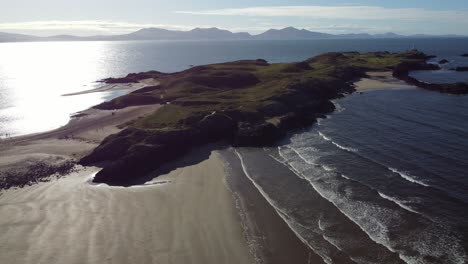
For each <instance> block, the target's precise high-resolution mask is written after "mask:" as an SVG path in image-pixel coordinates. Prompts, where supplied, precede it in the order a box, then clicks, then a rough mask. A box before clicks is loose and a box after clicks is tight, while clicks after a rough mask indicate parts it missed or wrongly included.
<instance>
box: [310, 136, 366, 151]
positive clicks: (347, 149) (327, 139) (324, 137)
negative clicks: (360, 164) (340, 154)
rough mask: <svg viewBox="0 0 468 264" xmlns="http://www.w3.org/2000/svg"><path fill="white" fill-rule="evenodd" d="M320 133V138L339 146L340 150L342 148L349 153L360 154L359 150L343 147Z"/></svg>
mask: <svg viewBox="0 0 468 264" xmlns="http://www.w3.org/2000/svg"><path fill="white" fill-rule="evenodd" d="M318 133H319V135H320V137H322V138H323V139H325V140H326V141H329V142H331V143H332V144H333V145H335V146H337V147H338V148H340V149H342V150H346V151H349V152H358V149H355V148H350V147H345V146H342V145H340V144H338V143H336V142H335V141H333V140H332V139H331V138H329V137H327V136H325V135H324V134H323V133H322V132H320V131H319V132H318Z"/></svg>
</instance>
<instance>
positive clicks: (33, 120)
mask: <svg viewBox="0 0 468 264" xmlns="http://www.w3.org/2000/svg"><path fill="white" fill-rule="evenodd" d="M105 46H106V43H104V42H41V43H4V44H0V58H1V59H0V137H5V136H6V135H7V133H8V135H9V136H16V135H23V134H29V133H35V132H41V131H46V130H50V129H54V128H58V127H60V126H62V125H64V124H66V123H67V122H68V120H69V117H70V114H71V113H74V112H77V111H80V110H84V109H86V108H88V107H90V106H92V105H95V104H97V103H99V102H101V101H102V98H103V97H104V96H106V94H104V93H94V94H85V95H77V96H62V95H63V94H67V93H72V92H78V91H83V90H88V89H93V88H95V86H96V85H99V84H97V83H95V81H97V80H98V79H100V78H102V76H105V75H104V72H108V69H105V65H107V63H106V62H105V59H104V58H105V55H104V52H106V51H107V52H108V49H106V47H105Z"/></svg>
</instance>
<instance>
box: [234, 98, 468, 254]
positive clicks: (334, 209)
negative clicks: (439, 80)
mask: <svg viewBox="0 0 468 264" xmlns="http://www.w3.org/2000/svg"><path fill="white" fill-rule="evenodd" d="M335 104H336V106H337V111H336V112H335V113H333V114H331V115H329V116H328V118H326V119H320V120H319V122H318V124H316V125H314V126H312V127H311V128H309V129H305V130H303V131H297V132H295V133H294V134H292V135H291V136H290V137H289V138H288V139H286V140H285V141H284V142H282V143H280V144H279V146H278V147H273V148H265V149H255V148H240V149H237V150H235V151H236V154H237V155H238V157H239V158H240V161H241V162H242V166H243V168H244V172H245V174H246V175H247V176H248V177H249V178H251V179H252V181H254V182H255V183H256V184H257V187H258V188H259V189H261V191H262V193H263V194H264V195H265V196H266V197H267V199H268V200H269V201H270V203H271V204H273V205H274V206H275V208H276V209H277V211H278V212H279V213H280V215H282V216H283V218H284V219H285V220H286V221H287V222H288V223H289V225H290V226H291V227H292V229H293V230H294V231H295V232H296V233H297V234H298V235H299V236H300V237H302V238H303V239H304V240H305V241H308V244H309V246H310V247H311V248H312V249H313V251H314V252H316V253H317V254H318V255H320V256H321V257H322V258H323V259H324V261H325V262H326V263H466V261H468V257H467V255H466V254H467V249H468V174H467V171H468V151H467V149H468V124H467V123H466V120H468V96H453V95H447V94H440V93H435V92H430V91H424V90H420V89H396V90H375V91H369V92H365V93H363V94H359V93H355V94H353V95H351V96H347V97H345V98H342V99H339V100H336V101H335Z"/></svg>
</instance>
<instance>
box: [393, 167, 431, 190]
mask: <svg viewBox="0 0 468 264" xmlns="http://www.w3.org/2000/svg"><path fill="white" fill-rule="evenodd" d="M388 170H389V171H391V172H393V173H396V174H398V175H400V177H402V178H403V179H405V180H407V181H409V182H412V183H416V184H419V185H421V186H424V187H429V185H428V184H426V183H424V182H421V181H418V180H416V179H414V178H412V176H410V175H408V174H405V173H404V172H401V171H399V170H397V169H395V168H388ZM413 177H414V176H413Z"/></svg>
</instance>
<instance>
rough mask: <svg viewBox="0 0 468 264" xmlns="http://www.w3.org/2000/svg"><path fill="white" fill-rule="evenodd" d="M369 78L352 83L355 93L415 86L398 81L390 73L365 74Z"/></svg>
mask: <svg viewBox="0 0 468 264" xmlns="http://www.w3.org/2000/svg"><path fill="white" fill-rule="evenodd" d="M366 74H367V75H368V76H369V77H368V78H362V79H361V80H359V81H357V82H355V83H354V85H355V88H356V90H357V91H367V90H376V89H396V88H414V87H415V86H412V85H408V84H407V83H405V82H403V81H401V80H398V79H397V78H395V77H393V76H392V72H390V71H388V72H367V73H366Z"/></svg>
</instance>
